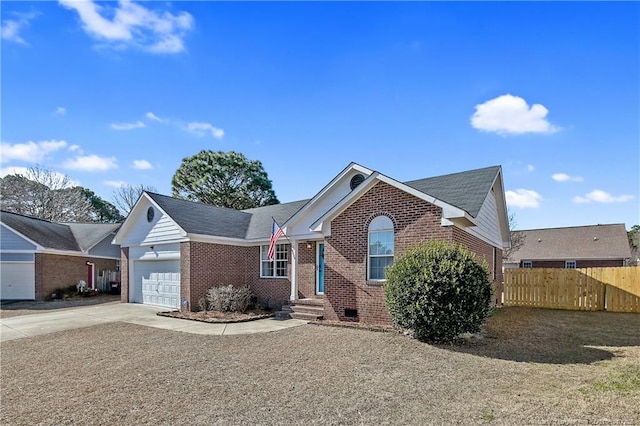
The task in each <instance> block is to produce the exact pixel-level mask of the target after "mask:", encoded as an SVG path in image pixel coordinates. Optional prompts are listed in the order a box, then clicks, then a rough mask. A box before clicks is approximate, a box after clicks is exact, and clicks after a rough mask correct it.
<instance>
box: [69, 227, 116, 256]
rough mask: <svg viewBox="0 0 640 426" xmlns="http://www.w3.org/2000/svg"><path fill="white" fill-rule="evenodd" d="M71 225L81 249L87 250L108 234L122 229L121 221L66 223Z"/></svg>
mask: <svg viewBox="0 0 640 426" xmlns="http://www.w3.org/2000/svg"><path fill="white" fill-rule="evenodd" d="M63 225H67V226H69V228H71V232H72V233H73V236H74V238H75V240H76V242H77V243H78V246H79V247H80V249H81V250H83V251H87V250H89V249H90V248H92V247H93V246H95V245H96V244H98V243H99V242H100V241H102V240H104V238H105V237H106V236H107V235H110V234H113V235H115V233H116V232H117V231H118V229H120V226H121V224H120V223H64V224H63Z"/></svg>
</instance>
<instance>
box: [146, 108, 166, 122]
mask: <svg viewBox="0 0 640 426" xmlns="http://www.w3.org/2000/svg"><path fill="white" fill-rule="evenodd" d="M144 116H145V117H147V118H148V119H149V120H151V121H157V122H159V123H162V119H161V118H160V117H158V116H157V115H155V114H154V113H152V112H151V111H149V112H148V113H146V114H145V115H144Z"/></svg>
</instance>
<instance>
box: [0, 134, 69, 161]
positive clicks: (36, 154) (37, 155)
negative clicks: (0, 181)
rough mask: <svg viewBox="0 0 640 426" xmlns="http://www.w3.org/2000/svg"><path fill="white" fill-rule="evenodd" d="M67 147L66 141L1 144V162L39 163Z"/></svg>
mask: <svg viewBox="0 0 640 426" xmlns="http://www.w3.org/2000/svg"><path fill="white" fill-rule="evenodd" d="M65 146H67V142H66V141H58V140H54V139H52V140H50V141H40V142H33V141H29V142H25V143H16V144H10V143H6V142H1V143H0V160H1V161H2V162H7V161H11V160H20V161H26V162H28V163H39V162H42V160H44V158H45V157H46V156H47V155H48V154H50V153H52V152H55V151H58V150H60V149H62V148H64V147H65Z"/></svg>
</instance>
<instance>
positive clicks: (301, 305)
mask: <svg viewBox="0 0 640 426" xmlns="http://www.w3.org/2000/svg"><path fill="white" fill-rule="evenodd" d="M323 317H324V301H323V300H322V299H298V300H296V301H295V302H290V304H289V305H284V306H282V309H281V310H280V311H278V312H276V319H289V318H293V319H299V320H304V321H313V320H317V319H322V318H323Z"/></svg>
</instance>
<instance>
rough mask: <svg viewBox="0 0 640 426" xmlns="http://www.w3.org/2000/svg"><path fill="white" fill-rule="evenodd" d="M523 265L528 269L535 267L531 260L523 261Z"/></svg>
mask: <svg viewBox="0 0 640 426" xmlns="http://www.w3.org/2000/svg"><path fill="white" fill-rule="evenodd" d="M522 267H523V268H526V269H531V268H533V262H532V261H530V260H525V261H523V262H522Z"/></svg>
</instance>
